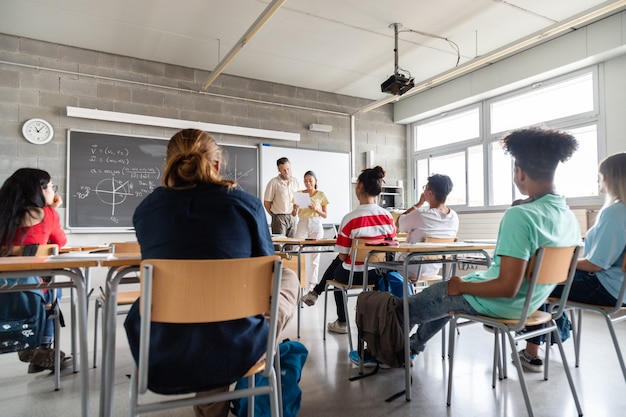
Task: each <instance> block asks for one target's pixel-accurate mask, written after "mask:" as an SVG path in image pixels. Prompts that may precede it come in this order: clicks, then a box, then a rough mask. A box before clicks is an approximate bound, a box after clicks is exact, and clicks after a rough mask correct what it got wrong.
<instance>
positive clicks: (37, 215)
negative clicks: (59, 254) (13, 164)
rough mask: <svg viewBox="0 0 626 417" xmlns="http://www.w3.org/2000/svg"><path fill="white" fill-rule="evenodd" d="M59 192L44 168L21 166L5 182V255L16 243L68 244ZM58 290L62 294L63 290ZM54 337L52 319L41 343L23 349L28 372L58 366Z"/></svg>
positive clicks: (1, 196)
mask: <svg viewBox="0 0 626 417" xmlns="http://www.w3.org/2000/svg"><path fill="white" fill-rule="evenodd" d="M56 191H57V186H56V185H54V184H53V183H52V179H51V177H50V174H48V173H47V172H46V171H43V170H41V169H35V168H20V169H18V170H17V171H15V172H14V173H13V175H11V176H10V177H9V178H8V179H7V180H6V181H5V182H4V184H3V185H2V188H0V242H1V243H2V246H3V253H2V254H1V256H7V255H8V254H10V253H11V249H12V248H13V247H14V246H23V245H33V244H39V245H44V244H48V243H53V244H57V245H59V246H64V245H65V244H66V243H67V237H66V236H65V232H64V231H63V229H62V228H61V223H60V221H59V215H58V213H57V212H56V208H57V207H59V206H60V205H61V204H63V200H62V199H61V197H60V196H59V195H57V194H56ZM57 291H58V295H60V290H57ZM52 294H53V292H52V291H46V292H45V293H44V294H43V296H44V298H45V299H46V301H47V303H52V302H54V300H52V299H51V297H52ZM53 337H54V322H53V320H48V321H47V322H46V327H45V328H44V336H43V340H42V343H41V346H40V347H39V348H37V349H31V350H26V351H20V352H19V357H20V359H21V360H22V361H23V362H30V365H29V367H28V373H34V372H41V371H43V370H45V369H49V370H52V369H54V349H50V345H51V344H52V342H53ZM64 358H65V353H63V352H61V360H62V361H63V359H64ZM62 363H65V362H62Z"/></svg>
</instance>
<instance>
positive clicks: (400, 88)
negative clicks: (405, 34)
mask: <svg viewBox="0 0 626 417" xmlns="http://www.w3.org/2000/svg"><path fill="white" fill-rule="evenodd" d="M389 27H390V28H393V29H394V34H395V48H394V50H393V52H394V71H393V75H392V76H391V77H389V78H388V79H387V80H386V81H385V82H383V83H382V84H381V85H380V90H381V91H382V92H383V93H389V94H394V95H398V96H399V95H402V94H404V93H406V92H407V91H409V90H410V89H411V88H413V87H414V86H415V84H414V82H413V78H412V77H411V75H410V74H408V76H406V75H404V74H401V73H400V68H399V66H398V30H399V29H400V28H401V27H402V24H400V23H392V24H391V25H389ZM405 72H406V71H405Z"/></svg>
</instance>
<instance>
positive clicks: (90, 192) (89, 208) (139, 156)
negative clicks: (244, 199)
mask: <svg viewBox="0 0 626 417" xmlns="http://www.w3.org/2000/svg"><path fill="white" fill-rule="evenodd" d="M167 142H168V140H167V139H157V138H146V137H139V136H128V135H126V136H122V135H115V134H108V133H94V132H82V131H75V130H71V131H69V133H68V158H67V198H66V200H67V201H66V204H67V227H68V228H70V229H76V230H80V229H104V230H111V231H119V230H120V229H121V230H128V229H131V228H132V217H133V213H134V212H135V208H136V207H137V205H138V204H139V203H140V202H141V200H143V199H144V198H145V196H146V195H148V194H150V193H151V192H152V191H153V190H154V189H155V188H156V187H158V186H159V185H161V181H162V180H161V177H162V175H163V167H164V165H165V153H166V148H167ZM220 146H222V149H223V153H224V161H223V162H222V169H221V172H222V176H224V177H226V178H231V179H236V180H237V181H238V182H239V185H240V187H241V188H242V189H244V190H245V191H248V192H250V193H252V194H254V195H257V196H258V171H259V170H258V150H257V148H256V147H240V146H234V145H220Z"/></svg>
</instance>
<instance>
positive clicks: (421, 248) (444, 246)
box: [356, 242, 496, 253]
mask: <svg viewBox="0 0 626 417" xmlns="http://www.w3.org/2000/svg"><path fill="white" fill-rule="evenodd" d="M495 247H496V245H495V244H491V243H489V244H486V243H467V242H452V243H399V244H398V245H397V246H393V245H390V246H370V245H366V244H359V245H357V246H356V249H357V250H369V251H372V250H376V251H383V252H402V253H429V252H455V251H483V250H493V249H494V248H495Z"/></svg>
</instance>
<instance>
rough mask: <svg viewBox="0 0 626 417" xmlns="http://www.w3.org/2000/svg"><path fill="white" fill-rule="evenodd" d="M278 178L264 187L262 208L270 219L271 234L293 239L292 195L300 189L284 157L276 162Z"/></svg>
mask: <svg viewBox="0 0 626 417" xmlns="http://www.w3.org/2000/svg"><path fill="white" fill-rule="evenodd" d="M276 166H277V167H278V176H277V177H274V178H272V179H271V180H270V181H269V182H268V183H267V187H265V196H264V197H263V206H265V210H267V212H268V213H269V215H270V216H271V217H272V233H274V234H280V235H285V236H287V237H294V235H295V233H296V218H295V217H294V216H292V215H291V212H292V210H293V204H294V203H293V194H294V193H295V192H297V190H299V189H300V184H299V183H298V180H297V179H296V178H293V177H292V176H291V164H290V163H289V159H287V158H286V157H282V158H279V159H278V160H277V161H276Z"/></svg>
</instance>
